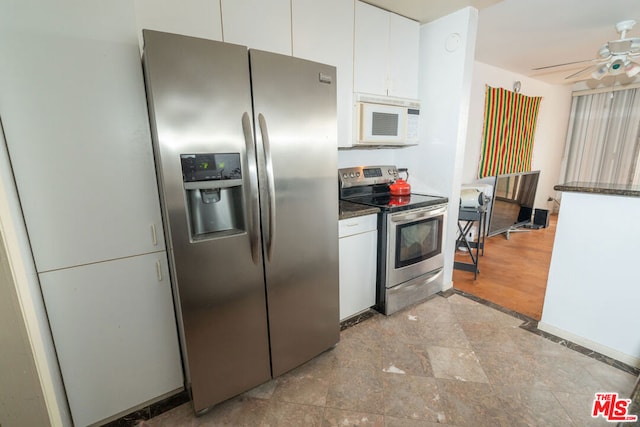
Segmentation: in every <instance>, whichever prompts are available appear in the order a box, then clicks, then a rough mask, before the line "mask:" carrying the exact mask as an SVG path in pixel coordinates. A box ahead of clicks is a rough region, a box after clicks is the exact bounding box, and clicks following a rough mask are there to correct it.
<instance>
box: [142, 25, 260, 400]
mask: <svg viewBox="0 0 640 427" xmlns="http://www.w3.org/2000/svg"><path fill="white" fill-rule="evenodd" d="M143 35H144V41H145V46H144V58H143V60H144V65H145V78H146V84H147V97H148V103H149V110H150V118H151V129H152V135H153V143H154V152H155V156H156V164H157V172H158V178H159V179H158V182H159V186H160V190H161V191H160V192H161V198H162V202H163V203H162V208H163V217H164V220H165V229H166V230H167V243H168V247H169V254H170V258H171V261H172V265H171V273H172V278H173V285H174V291H175V293H176V294H177V297H178V298H177V299H178V302H179V304H177V305H178V309H179V310H180V311H181V313H178V314H179V316H178V318H179V321H180V320H181V333H182V343H183V358H184V359H185V362H186V363H185V370H186V371H187V377H188V378H189V380H190V385H191V392H192V398H193V405H194V409H195V410H196V411H200V410H202V409H205V408H207V407H209V406H212V405H214V404H216V403H218V402H221V401H223V400H225V399H228V398H229V397H232V396H234V395H236V394H239V393H241V392H244V391H246V390H248V389H250V388H252V387H254V386H256V385H258V384H261V383H263V382H265V381H268V380H269V379H270V376H271V373H270V362H269V342H268V331H267V315H266V302H265V291H264V276H263V263H262V255H261V247H260V246H261V243H260V235H259V226H260V225H259V219H258V215H259V214H258V212H259V209H258V187H257V173H256V164H255V152H254V150H255V148H254V147H255V145H254V142H253V136H252V124H251V93H250V80H249V63H248V59H247V49H246V48H245V47H243V46H238V45H231V44H224V43H220V42H215V41H210V40H204V39H197V38H192V37H185V36H179V35H174V34H168V33H161V32H156V31H148V30H144V33H143ZM211 153H223V154H225V155H227V157H224V158H227V159H232V160H233V159H236V158H237V159H238V160H237V161H238V162H239V165H240V174H241V177H240V178H239V179H238V176H237V173H235V174H234V177H235V178H236V179H235V181H234V180H229V181H228V182H226V181H225V182H217V183H216V182H213V183H212V184H211V185H207V182H206V181H198V182H183V171H184V162H185V161H186V160H189V159H190V160H189V161H192V164H191V167H192V168H193V170H192V172H193V175H194V176H196V175H198V174H199V173H200V172H202V170H201V169H202V168H205V169H206V168H207V166H208V163H209V161H204V160H202V159H203V158H204V159H215V157H211ZM237 154H239V156H237ZM184 155H190V156H191V157H189V156H187V157H185V156H184ZM195 155H201V156H195ZM181 156H182V158H181ZM185 159H186V160H185ZM220 159H221V158H220V157H218V160H216V167H221V168H224V161H221V160H220ZM193 162H196V163H197V164H195V163H193ZM227 163H229V162H227ZM233 164H234V168H236V161H235V160H233ZM227 166H228V165H227ZM197 168H200V169H197ZM204 175H206V174H204ZM185 176H186V175H185ZM229 183H233V185H234V186H233V187H230V186H227V185H228V184H229ZM223 184H224V185H223ZM229 185H230V184H229ZM218 203H229V206H231V205H233V212H234V215H239V217H238V218H236V220H234V221H228V223H230V224H234V226H233V227H235V228H234V229H232V230H229V231H220V230H219V229H217V228H215V227H213V228H211V229H209V230H208V229H207V224H209V222H212V221H213V222H215V221H217V219H216V216H219V213H220V209H218V208H216V209H218V210H215V209H214V210H211V211H207V212H204V214H203V215H200V216H199V217H198V218H196V220H197V221H196V220H194V218H195V216H194V215H192V214H193V212H192V211H190V210H189V209H188V208H187V207H188V206H190V209H195V208H196V207H203V208H206V209H208V208H210V207H216V206H219V205H217V204H218ZM229 212H232V211H231V210H229ZM238 212H240V214H238ZM207 215H210V218H208V217H207ZM203 218H204V219H203ZM198 221H199V222H198ZM196 223H198V224H200V225H198V226H197V227H196V226H195V225H194V224H196ZM195 228H198V229H202V230H204V231H203V232H202V233H200V232H196V231H197V230H195ZM211 230H213V231H211ZM207 231H211V232H209V233H207ZM180 314H181V316H180Z"/></svg>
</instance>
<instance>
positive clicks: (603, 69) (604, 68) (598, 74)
mask: <svg viewBox="0 0 640 427" xmlns="http://www.w3.org/2000/svg"><path fill="white" fill-rule="evenodd" d="M608 71H609V64H602V65H601V66H599V67H598V68H596V69H595V71H594V72H593V73H591V77H593V78H594V79H596V80H600V79H601V78H603V77H604V76H605V75H606V74H607V72H608Z"/></svg>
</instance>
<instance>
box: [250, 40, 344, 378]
mask: <svg viewBox="0 0 640 427" xmlns="http://www.w3.org/2000/svg"><path fill="white" fill-rule="evenodd" d="M250 60H251V73H252V74H251V83H252V93H253V102H254V123H255V127H256V142H257V149H256V151H257V153H258V156H257V157H258V168H259V171H260V173H259V181H260V195H261V197H260V200H261V203H262V205H261V206H262V209H261V212H262V215H261V220H262V230H263V236H264V237H263V247H264V250H263V252H264V259H265V277H266V282H267V301H268V312H269V331H270V337H271V366H272V372H273V375H274V377H275V376H278V375H280V374H282V373H284V372H286V371H289V370H291V369H293V368H294V367H296V366H298V365H300V364H302V363H304V362H306V361H308V360H310V359H311V358H313V357H314V356H316V355H318V354H319V353H321V352H323V351H324V350H326V349H328V348H330V347H332V346H333V345H335V344H336V343H337V342H338V339H339V295H338V280H339V279H338V194H337V191H338V185H337V182H336V170H337V127H336V85H335V83H336V73H335V68H334V67H332V66H328V65H323V64H318V63H314V62H309V61H305V60H301V59H297V58H293V57H289V56H284V55H278V54H273V53H268V52H263V51H257V50H251V51H250Z"/></svg>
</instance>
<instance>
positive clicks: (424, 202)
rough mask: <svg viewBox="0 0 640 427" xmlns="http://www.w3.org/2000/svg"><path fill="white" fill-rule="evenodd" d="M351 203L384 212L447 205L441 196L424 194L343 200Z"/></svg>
mask: <svg viewBox="0 0 640 427" xmlns="http://www.w3.org/2000/svg"><path fill="white" fill-rule="evenodd" d="M344 200H348V201H350V202H353V203H360V204H361V205H367V206H375V207H377V208H380V209H381V210H382V211H384V212H397V211H403V210H408V209H416V208H423V207H427V206H433V205H439V204H442V203H447V202H448V199H447V198H446V197H442V196H429V195H426V194H416V193H411V194H410V195H408V196H391V195H389V194H369V195H364V196H353V197H349V198H344Z"/></svg>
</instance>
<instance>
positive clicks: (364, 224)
mask: <svg viewBox="0 0 640 427" xmlns="http://www.w3.org/2000/svg"><path fill="white" fill-rule="evenodd" d="M375 224H376V216H375V215H369V216H364V217H358V218H352V219H348V220H342V221H340V230H341V234H342V235H345V237H341V238H340V239H339V250H340V320H344V319H346V318H348V317H351V316H353V315H354V314H357V313H359V312H361V311H363V310H366V309H367V308H369V307H372V306H374V305H375V304H376V253H377V247H378V233H377V231H376V225H375ZM345 231H346V232H350V233H355V234H351V235H346V233H345Z"/></svg>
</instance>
